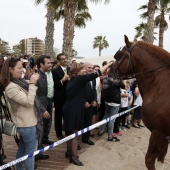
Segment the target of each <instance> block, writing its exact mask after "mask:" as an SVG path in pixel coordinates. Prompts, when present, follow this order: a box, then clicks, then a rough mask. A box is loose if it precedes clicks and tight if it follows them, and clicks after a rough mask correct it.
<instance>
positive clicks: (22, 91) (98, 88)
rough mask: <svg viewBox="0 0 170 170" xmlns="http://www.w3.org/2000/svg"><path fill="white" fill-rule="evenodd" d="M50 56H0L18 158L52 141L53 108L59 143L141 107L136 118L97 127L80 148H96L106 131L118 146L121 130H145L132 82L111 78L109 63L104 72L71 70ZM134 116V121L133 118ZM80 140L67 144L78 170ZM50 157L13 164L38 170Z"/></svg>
mask: <svg viewBox="0 0 170 170" xmlns="http://www.w3.org/2000/svg"><path fill="white" fill-rule="evenodd" d="M56 60H57V61H56V62H55V61H54V60H52V58H51V57H49V56H46V55H41V56H39V57H37V58H34V57H32V56H27V55H25V56H23V57H17V56H8V57H6V58H4V57H2V56H0V70H1V74H0V88H1V90H3V91H4V92H5V95H6V97H7V100H8V102H9V104H10V107H11V116H12V120H13V122H14V123H15V125H16V126H17V132H18V134H19V148H18V151H17V153H16V158H20V157H22V156H24V155H26V154H29V153H32V152H34V151H36V150H37V149H41V148H43V146H44V145H50V144H52V143H54V142H55V141H51V140H50V139H49V133H50V130H51V125H52V117H53V108H55V111H54V124H55V132H56V137H57V138H58V140H60V139H63V138H64V137H65V136H68V135H70V134H72V133H76V132H78V131H79V130H81V129H83V128H86V127H89V126H91V125H92V124H93V123H97V122H99V121H101V120H102V119H106V118H108V117H110V116H113V115H116V114H118V113H119V112H122V111H125V110H127V109H128V108H130V107H131V106H133V105H139V107H137V108H136V109H135V111H134V113H133V114H132V113H126V114H123V115H121V116H120V117H118V118H116V119H113V120H111V121H109V122H108V123H107V124H103V125H101V126H100V127H99V130H98V133H97V134H93V132H92V131H88V132H86V133H84V134H83V135H82V136H81V140H82V142H83V143H85V144H88V145H94V144H95V143H94V142H93V141H92V138H93V137H94V136H95V135H97V136H101V135H102V134H104V133H105V132H106V131H107V132H108V138H107V141H113V142H119V141H120V139H119V138H118V136H121V135H122V130H124V131H125V130H126V129H130V125H131V124H132V127H134V128H142V127H144V126H143V124H142V121H141V106H142V98H141V95H140V92H139V89H138V86H137V83H136V81H135V80H123V81H121V80H117V79H114V78H113V75H112V72H111V71H110V67H111V65H112V64H113V61H110V62H107V61H104V62H103V63H102V67H100V66H98V65H93V64H92V63H90V62H86V63H77V62H76V60H72V62H71V66H68V61H67V58H66V56H65V55H64V54H63V53H60V54H58V55H57V58H56ZM131 117H132V118H131ZM78 141H79V140H78V137H75V138H73V139H71V140H69V141H68V142H67V148H66V152H65V157H66V158H69V159H70V163H73V164H75V165H78V166H83V165H84V164H83V163H82V162H81V161H80V160H79V156H78V154H77V150H80V149H81V146H80V144H78ZM48 158H49V155H45V154H42V153H40V154H38V155H36V156H35V158H34V157H32V158H28V159H27V160H25V161H24V162H20V163H18V164H17V165H16V168H17V170H22V169H23V167H24V166H25V169H27V170H33V169H36V165H35V160H36V161H37V160H40V159H48Z"/></svg>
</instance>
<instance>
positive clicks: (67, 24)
mask: <svg viewBox="0 0 170 170" xmlns="http://www.w3.org/2000/svg"><path fill="white" fill-rule="evenodd" d="M90 1H91V2H95V3H98V2H101V1H102V0H90ZM109 1H110V0H105V3H107V2H109ZM86 3H87V0H65V2H64V16H65V19H64V31H63V52H64V53H65V54H66V56H67V58H70V56H71V52H72V46H73V39H74V26H75V14H76V9H77V8H82V6H84V4H86ZM76 7H77V8H76Z"/></svg>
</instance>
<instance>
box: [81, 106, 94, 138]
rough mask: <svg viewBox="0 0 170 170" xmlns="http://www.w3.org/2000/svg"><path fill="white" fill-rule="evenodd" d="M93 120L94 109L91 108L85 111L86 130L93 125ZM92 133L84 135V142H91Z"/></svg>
mask: <svg viewBox="0 0 170 170" xmlns="http://www.w3.org/2000/svg"><path fill="white" fill-rule="evenodd" d="M92 118H93V108H92V107H89V108H87V109H84V128H86V127H89V126H91V125H92ZM89 136H90V131H88V132H86V133H84V134H83V135H82V141H87V140H89Z"/></svg>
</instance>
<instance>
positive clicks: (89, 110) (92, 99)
mask: <svg viewBox="0 0 170 170" xmlns="http://www.w3.org/2000/svg"><path fill="white" fill-rule="evenodd" d="M84 67H85V70H86V74H91V73H93V64H92V63H89V62H86V63H85V64H84ZM96 107H97V93H96V80H95V79H94V80H93V81H90V82H88V83H86V101H85V104H84V112H85V113H84V128H86V127H89V126H91V125H92V118H93V112H94V110H95V109H96ZM89 137H90V132H86V133H84V134H83V135H82V142H83V143H87V144H89V145H94V142H93V141H91V140H90V139H89Z"/></svg>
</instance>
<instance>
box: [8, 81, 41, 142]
mask: <svg viewBox="0 0 170 170" xmlns="http://www.w3.org/2000/svg"><path fill="white" fill-rule="evenodd" d="M11 81H12V82H13V83H15V84H17V85H18V86H20V87H21V88H22V89H24V90H25V91H26V92H28V90H29V83H28V82H27V81H26V80H25V79H24V78H22V79H16V78H12V79H11ZM34 109H35V113H36V115H37V120H38V121H37V125H36V127H37V139H38V142H40V141H41V139H42V134H43V118H42V113H41V111H40V102H39V100H38V97H37V95H36V96H35V100H34Z"/></svg>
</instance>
